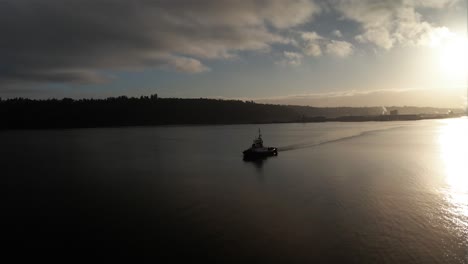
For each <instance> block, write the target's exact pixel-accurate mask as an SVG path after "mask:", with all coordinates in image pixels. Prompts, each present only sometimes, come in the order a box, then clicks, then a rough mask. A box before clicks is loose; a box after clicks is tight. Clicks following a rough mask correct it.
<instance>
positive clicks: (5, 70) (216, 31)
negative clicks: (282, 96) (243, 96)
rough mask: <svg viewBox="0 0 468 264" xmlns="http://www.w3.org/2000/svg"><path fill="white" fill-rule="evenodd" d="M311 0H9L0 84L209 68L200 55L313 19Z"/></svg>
mask: <svg viewBox="0 0 468 264" xmlns="http://www.w3.org/2000/svg"><path fill="white" fill-rule="evenodd" d="M317 11H318V8H317V6H316V5H315V4H313V2H311V1H308V0H293V1H288V4H287V5H285V4H284V2H283V1H282V0H243V1H231V0H197V1H191V0H166V1H165V0H160V1H150V0H132V1H129V0H40V1H37V0H3V1H0V34H1V37H0V58H1V62H0V63H1V65H0V83H7V82H21V81H31V82H80V83H81V82H100V81H103V80H105V77H103V76H100V75H98V74H97V72H98V71H99V70H109V69H111V70H138V69H143V68H147V67H170V68H173V69H176V70H179V71H186V72H192V73H195V72H202V71H206V70H209V68H208V67H206V66H205V65H203V63H202V62H201V61H200V60H207V59H219V58H228V57H232V56H235V52H237V51H244V50H268V49H269V47H270V45H271V44H272V43H277V42H287V40H286V39H284V38H283V37H281V35H279V34H278V33H277V32H278V31H281V30H284V29H287V28H290V27H294V26H297V25H300V24H302V23H305V22H307V21H309V20H310V19H311V17H312V15H313V14H314V13H316V12H317Z"/></svg>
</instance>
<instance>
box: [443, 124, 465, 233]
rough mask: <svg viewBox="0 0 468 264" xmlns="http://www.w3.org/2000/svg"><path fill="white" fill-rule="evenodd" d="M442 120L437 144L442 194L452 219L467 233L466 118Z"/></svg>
mask: <svg viewBox="0 0 468 264" xmlns="http://www.w3.org/2000/svg"><path fill="white" fill-rule="evenodd" d="M442 122H443V125H442V126H441V129H440V131H439V132H440V134H439V144H440V151H441V152H440V153H441V158H442V161H443V164H444V171H445V180H446V184H447V187H446V188H445V189H444V195H445V196H446V199H447V200H448V202H449V203H450V204H451V205H452V208H451V209H450V211H451V212H452V213H453V214H454V215H455V216H456V219H453V220H454V221H456V222H457V225H458V226H459V227H461V228H462V229H464V230H462V231H463V232H464V233H468V119H467V118H460V119H449V120H444V121H442Z"/></svg>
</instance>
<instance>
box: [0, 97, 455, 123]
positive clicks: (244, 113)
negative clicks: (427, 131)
mask: <svg viewBox="0 0 468 264" xmlns="http://www.w3.org/2000/svg"><path fill="white" fill-rule="evenodd" d="M393 110H397V111H398V117H395V116H393V117H391V116H389V115H382V114H383V111H389V112H390V111H393ZM448 111H453V115H458V114H461V113H462V112H463V110H462V109H441V108H429V107H385V108H384V107H311V106H293V105H272V104H260V103H255V102H253V101H241V100H219V99H204V98H199V99H181V98H159V97H158V96H157V95H151V96H141V97H138V98H136V97H126V96H120V97H111V98H107V99H78V100H74V99H70V98H64V99H48V100H32V99H25V98H14V99H7V100H1V99H0V117H1V121H0V128H1V129H29V128H86V127H117V126H156V125H182V124H186V125H190V124H193V125H208V124H256V123H288V122H326V121H388V120H416V119H422V118H443V117H447V116H448V115H447V113H448Z"/></svg>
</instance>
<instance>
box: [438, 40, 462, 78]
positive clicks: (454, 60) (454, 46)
mask: <svg viewBox="0 0 468 264" xmlns="http://www.w3.org/2000/svg"><path fill="white" fill-rule="evenodd" d="M438 51H439V52H438V53H439V54H438V55H439V66H440V69H441V72H442V73H443V75H444V76H445V77H446V78H448V79H450V80H462V79H464V78H466V76H467V71H468V40H467V39H466V38H465V37H461V36H458V35H457V36H454V37H453V38H450V39H448V40H447V41H445V42H444V43H442V44H441V45H440V46H439V49H438Z"/></svg>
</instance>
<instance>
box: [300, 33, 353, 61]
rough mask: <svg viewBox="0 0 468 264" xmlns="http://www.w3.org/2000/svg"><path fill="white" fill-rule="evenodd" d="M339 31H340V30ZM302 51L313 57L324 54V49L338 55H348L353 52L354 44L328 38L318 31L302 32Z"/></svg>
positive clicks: (328, 52)
mask: <svg viewBox="0 0 468 264" xmlns="http://www.w3.org/2000/svg"><path fill="white" fill-rule="evenodd" d="M338 32H339V31H338ZM300 35H301V38H302V41H303V45H302V51H303V52H304V54H306V55H308V56H313V57H319V56H322V54H323V52H322V50H325V52H326V53H327V54H330V55H333V56H337V57H342V58H344V57H347V56H349V55H351V54H352V53H353V45H352V44H351V43H349V42H347V41H339V40H333V39H328V38H325V37H322V36H320V35H319V34H317V33H316V32H301V34H300Z"/></svg>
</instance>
